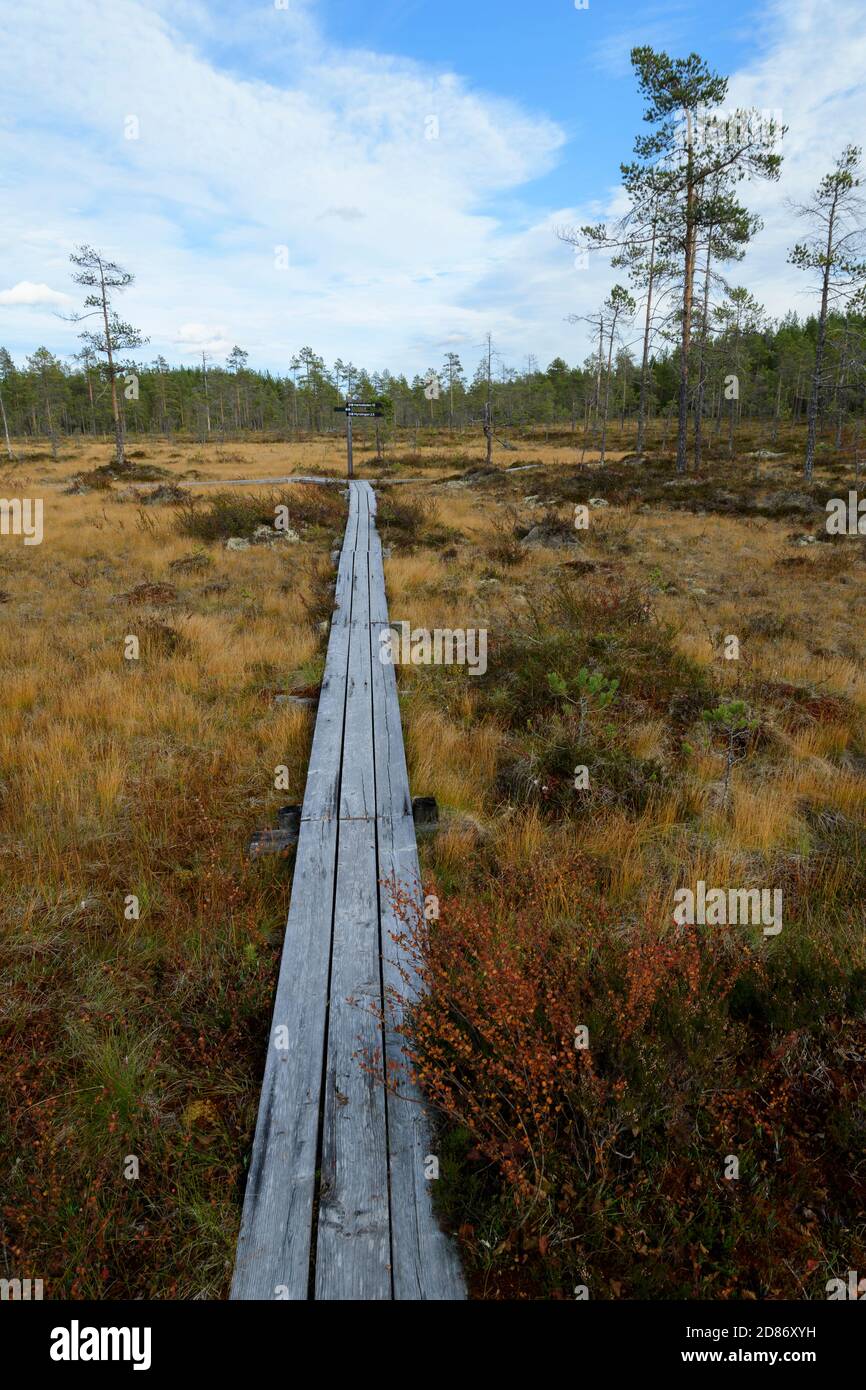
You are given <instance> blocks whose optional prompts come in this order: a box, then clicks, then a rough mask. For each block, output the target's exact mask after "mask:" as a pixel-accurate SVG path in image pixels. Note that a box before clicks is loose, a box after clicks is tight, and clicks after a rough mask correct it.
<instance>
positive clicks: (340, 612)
mask: <svg viewBox="0 0 866 1390" xmlns="http://www.w3.org/2000/svg"><path fill="white" fill-rule="evenodd" d="M358 501H359V497H358V493H357V492H356V491H355V489H354V488H350V489H349V514H348V518H347V521H346V532H345V535H344V537H343V548H342V551H341V553H340V563H339V566H338V569H337V582H336V586H335V590H334V614H333V617H332V619H331V631H330V635H329V637H328V650H327V655H326V657H325V671H324V675H323V677H322V686H321V690H320V692H319V706H318V710H317V713H316V727H315V730H314V732H313V743H312V747H311V749H310V761H309V764H308V768H307V784H306V788H305V790H304V804H303V808H302V810H301V818H302V819H303V820H314V819H316V818H317V817H320V816H326V817H330V816H336V815H337V812H338V792H339V781H340V760H341V751H342V745H343V720H344V714H345V708H346V671H347V666H348V653H349V625H350V622H351V614H352V579H353V575H354V569H355V544H356V542H357V538H358V524H359V507H358ZM365 524H366V520H365Z"/></svg>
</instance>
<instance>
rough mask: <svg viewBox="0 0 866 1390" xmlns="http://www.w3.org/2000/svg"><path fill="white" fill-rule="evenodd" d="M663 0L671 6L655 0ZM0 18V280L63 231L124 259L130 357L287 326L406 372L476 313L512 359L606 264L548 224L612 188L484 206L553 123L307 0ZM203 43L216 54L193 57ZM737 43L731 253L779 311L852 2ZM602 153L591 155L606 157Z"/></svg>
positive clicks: (114, 0)
mask: <svg viewBox="0 0 866 1390" xmlns="http://www.w3.org/2000/svg"><path fill="white" fill-rule="evenodd" d="M669 18H670V22H671V23H672V24H674V25H676V24H677V23H678V22H679V13H678V5H677V4H676V3H672V4H671V6H670V12H669ZM6 30H7V32H6V35H5V36H4V44H3V46H2V48H0V89H2V90H3V92H4V110H5V111H6V112H7V113H8V115H9V119H10V124H11V122H12V121H14V122H15V126H16V132H15V143H14V145H13V144H12V142H11V140H10V141H9V142H8V146H7V152H6V163H7V166H8V168H9V170H10V173H9V175H8V179H7V182H8V184H10V185H11V186H13V187H14V191H15V196H14V197H7V198H4V199H2V200H0V242H2V243H3V245H4V266H5V271H6V274H7V276H8V277H9V280H10V281H12V280H15V279H17V280H18V281H19V285H17V286H16V287H15V288H16V290H17V289H19V288H20V285H21V284H31V285H32V284H38V287H39V288H40V289H45V287H46V286H47V285H50V284H52V283H54V284H56V283H58V281H60V282H61V283H63V282H67V281H66V277H67V276H68V273H69V264H68V255H69V251H70V250H71V249H72V246H73V245H74V244H75V243H76V242H80V241H89V242H92V243H93V244H94V245H97V246H100V247H101V248H103V249H104V250H105V251H106V253H107V254H109V255H111V256H113V257H115V258H116V259H117V260H118V261H120V262H121V263H122V264H124V265H128V266H129V267H130V268H131V269H133V270H134V271H135V272H136V284H135V286H134V287H133V288H132V289H130V290H129V291H128V293H127V294H126V295H125V296H124V297H123V299H122V301H119V304H118V307H119V308H120V310H121V312H122V314H123V316H124V317H125V318H128V319H130V320H131V321H132V322H133V323H135V324H137V325H138V326H139V327H140V328H141V329H142V331H143V332H144V333H145V334H147V335H149V337H150V339H151V348H150V350H149V351H150V353H151V355H154V354H155V353H156V352H164V353H165V355H166V356H171V355H172V353H173V352H174V353H177V352H181V353H184V354H191V353H194V352H201V351H202V350H204V351H206V352H209V353H211V354H212V355H214V356H217V357H218V356H220V355H221V354H223V353H225V352H227V351H228V350H229V349H230V348H231V346H232V345H233V344H234V343H235V342H238V343H240V344H241V346H243V347H244V348H246V349H248V350H249V352H250V360H251V362H252V363H253V364H255V365H260V366H264V365H268V366H271V367H274V368H278V369H279V368H285V366H286V364H287V363H288V361H289V359H290V357H291V355H292V353H293V352H295V351H297V349H298V348H299V347H300V346H302V345H304V344H310V345H312V346H313V347H315V348H316V350H317V351H320V352H322V353H323V354H324V355H325V356H326V357H327V358H328V359H329V360H333V358H334V357H336V356H342V357H343V358H344V359H351V360H353V361H357V362H364V363H369V364H370V365H378V366H384V365H389V366H391V367H395V368H396V367H402V366H405V367H406V369H407V370H409V371H410V373H411V372H412V371H414V370H423V369H425V368H426V367H428V366H429V365H430V362H431V360H433V359H435V357H436V356H438V354H439V353H441V352H442V351H443V350H444V349H445V348H446V347H448V346H451V345H458V344H459V346H460V349H461V351H462V352H465V357H466V360H467V362H472V361H473V360H474V358H475V357H477V356H478V355H480V351H481V342H482V339H483V336H484V334H485V332H486V331H487V329H488V328H489V329H490V330H491V331H492V332H493V334H494V337H495V339H496V341H497V343H498V345H499V346H500V348H501V351H502V353H503V356H504V358H505V359H506V360H508V361H512V362H520V361H522V360H523V359H525V356H526V354H527V353H528V352H532V353H534V354H536V355H537V356H538V358H539V360H540V361H542V362H544V361H545V360H549V358H550V357H552V356H554V355H555V354H557V353H560V352H562V353H563V354H564V355H566V356H568V357H569V358H571V359H572V360H573V359H574V358H576V357H580V356H583V355H584V353H585V352H586V350H587V347H588V339H587V335H586V334H585V332H584V330H583V329H580V328H576V327H572V326H569V325H567V324H566V323H565V319H566V316H567V315H568V314H569V313H577V314H581V313H586V312H588V311H589V310H591V309H593V308H594V307H596V305H597V304H598V303H599V302H600V300H601V299H602V298H603V297H604V295H605V294H606V293H607V291H608V289H609V287H610V284H611V282H612V280H613V278H614V275H613V273H612V272H611V271H610V267H609V265H607V264H606V263H602V264H601V265H600V266H599V265H598V264H597V263H596V262H595V261H593V262H592V263H591V265H592V269H591V271H590V272H587V271H585V270H584V271H581V270H579V269H576V268H575V266H574V260H573V256H572V254H571V252H570V251H569V249H568V248H567V247H564V246H563V245H562V244H561V243H559V242H558V241H557V239H556V236H555V228H556V227H557V226H560V225H563V224H567V223H580V222H582V221H594V220H598V219H599V218H600V217H601V216H604V214H605V211H607V212H608V214H609V215H610V214H611V213H612V212H615V211H617V210H621V201H622V200H621V192H620V191H619V190H617V189H610V190H607V191H606V190H604V189H601V188H598V187H597V186H594V187H588V188H586V189H585V190H581V192H582V193H585V197H583V198H582V204H583V205H582V206H576V207H571V208H560V209H555V210H554V209H551V211H550V213H549V214H536V215H534V216H531V217H527V216H526V215H523V217H522V219H521V218H519V217H518V215H517V214H514V213H512V214H510V215H509V216H506V215H504V214H503V215H496V216H494V215H493V214H491V212H490V210H489V209H490V208H491V206H496V205H500V206H501V205H502V202H503V201H504V200H503V197H502V195H503V194H512V195H514V194H517V193H519V190H520V189H521V186H522V185H523V184H524V183H525V182H526V181H527V180H528V179H533V178H537V177H538V176H539V175H541V174H543V173H544V172H546V171H547V170H548V169H550V168H551V167H552V166H553V165H554V163H555V162H556V160H557V158H558V157H559V153H560V151H561V149H562V147H563V144H564V140H565V136H564V134H563V131H562V130H561V129H560V128H559V127H558V126H557V125H556V124H555V123H554V122H552V121H550V120H547V119H544V118H543V117H539V116H535V115H530V114H528V113H527V111H526V110H524V109H523V108H522V107H521V106H520V105H518V104H517V103H516V102H515V101H505V100H502V99H501V98H498V97H494V96H491V95H488V94H485V93H483V92H479V91H477V90H473V89H471V88H470V87H469V86H468V85H467V84H466V83H465V82H464V81H463V80H462V79H461V78H460V77H459V76H457V75H456V74H453V73H447V72H445V73H443V72H441V71H438V70H435V69H434V68H433V67H429V66H425V65H422V64H419V63H414V62H409V61H403V60H398V59H395V58H392V57H387V56H383V55H381V54H377V53H372V52H363V53H361V52H349V51H346V50H341V49H332V48H328V47H327V46H326V45H325V43H324V41H323V39H322V38H321V35H320V33H319V32H318V30H317V27H316V20H315V6H314V5H312V4H311V3H306V2H305V3H298V0H291V3H290V7H289V9H288V10H286V11H281V10H277V9H276V8H272V7H271V6H268V5H262V6H255V7H247V6H239V7H236V8H235V9H231V8H230V7H226V8H225V9H223V8H220V9H219V10H216V9H215V8H214V7H212V6H209V5H206V4H204V3H201V2H200V0H149V2H148V3H144V0H65V3H64V4H63V5H61V6H58V5H56V3H54V0H30V3H29V4H28V5H26V6H23V5H22V6H18V7H16V8H15V10H14V11H10V12H9V14H8V16H7V20H6ZM215 44H219V50H218V51H219V52H220V53H224V52H230V53H231V54H232V61H233V63H234V64H235V66H234V67H233V69H232V70H231V71H229V70H227V69H225V68H224V67H219V66H216V65H215V62H214V61H212V60H211V59H210V58H209V57H208V56H207V54H208V52H209V51H210V46H211V45H215ZM754 50H755V53H756V57H755V59H754V61H753V62H752V63H751V64H750V65H749V67H748V68H747V69H745V70H744V71H742V72H740V73H738V74H736V75H735V76H734V78H733V79H732V83H731V101H732V103H733V102H744V101H746V102H749V103H754V104H755V105H757V106H759V107H762V108H768V109H773V108H776V107H781V108H782V110H783V116H784V119H785V120H786V121H787V122H788V124H789V125H790V126H791V133H790V134H789V136H788V138H787V140H786V142H785V155H786V158H785V165H784V169H783V177H782V182H781V184H780V185H776V186H762V185H746V186H744V188H743V197H744V200H745V201H746V202H747V204H748V205H749V206H750V207H753V208H754V209H755V210H757V211H759V212H761V214H762V215H763V217H764V219H765V223H766V226H765V230H764V232H763V233H762V234H761V235H760V237H759V238H758V239H757V240H756V242H755V245H754V248H753V249H752V250H751V251H750V252H749V258H748V260H747V261H746V262H745V263H744V264H743V265H742V266H740V267H734V268H733V276H734V278H735V279H736V280H738V281H741V282H743V283H748V284H749V286H750V288H752V289H753V291H754V292H755V293H756V295H757V296H758V297H759V298H761V299H762V300H763V301H764V302H765V304H766V305H767V307H768V309H769V310H770V311H771V312H773V313H781V312H783V311H784V309H785V308H787V307H789V305H790V304H791V303H792V302H800V303H801V305H802V307H803V308H807V307H809V301H808V300H807V299H806V298H803V300H802V301H799V300H795V295H797V294H798V292H799V291H800V290H801V289H802V290H804V289H806V286H805V284H804V283H803V277H800V276H798V274H797V272H795V271H793V270H792V269H790V268H788V267H786V266H785V251H786V248H787V246H788V245H789V244H790V242H791V241H793V240H794V238H795V233H794V229H793V227H792V225H791V218H790V215H789V214H787V213H786V212H785V210H784V208H783V205H782V198H783V196H784V195H785V194H793V196H795V197H802V196H803V195H804V193H805V192H806V191H807V190H808V188H809V187H811V186H812V185H814V184H815V183H816V182H817V179H818V177H819V176H820V174H821V173H823V172H824V170H825V169H826V168H829V167H830V165H831V164H832V159H833V156H834V155H835V153H836V151H837V150H838V148H839V147H841V145H842V144H843V143H844V141H845V140H846V139H849V138H857V136H858V134H861V133H862V129H863V126H864V124H866V123H864V122H863V110H864V88H863V83H864V73H866V35H864V32H863V26H862V23H861V21H860V16H859V4H858V5H855V4H854V3H853V0H822V3H818V0H786V3H784V4H782V3H779V4H777V5H776V6H775V7H774V8H772V9H771V10H769V11H768V12H767V18H766V24H765V27H764V28H763V29H762V30H759V31H756V32H755V35H754ZM250 55H254V57H255V65H254V66H249V67H248V68H247V70H248V71H254V72H257V73H267V77H262V76H259V77H255V78H253V77H248V76H247V77H244V76H240V75H239V71H240V70H241V69H243V68H244V61H243V60H244V58H245V56H247V57H249V56H250ZM576 100H579V94H578V95H576ZM34 109H38V111H39V120H38V121H34V120H32V119H31V113H32V112H33V111H34ZM131 115H134V116H136V117H137V119H138V139H132V140H130V139H126V138H125V136H124V132H125V129H129V126H128V123H127V117H129V116H131ZM430 116H436V117H437V119H438V138H436V139H427V138H425V137H426V135H427V134H428V133H430V132H431V130H432V129H435V127H434V126H431V123H430V122H429V121H428V117H430ZM46 131H50V135H48V134H46ZM2 138H3V134H2V131H0V139H2ZM628 154H629V151H628V150H627V149H625V148H624V149H622V150H621V151H618V152H617V154H616V157H615V159H612V162H611V169H610V177H611V180H613V179H614V178H615V176H616V163H617V162H618V159H619V158H620V157H622V158H626V157H628ZM605 201H607V203H608V207H607V209H605ZM277 246H285V247H287V248H288V258H287V259H288V265H287V266H286V268H284V269H281V268H279V266H278V264H277V262H276V258H275V254H274V248H275V247H277ZM43 281H44V282H45V284H44V285H43V284H42V283H41V282H43ZM67 283H68V282H67ZM48 292H49V294H50V293H58V292H52V291H50V290H49V291H48ZM10 293H14V291H7V292H6V294H10ZM76 298H77V296H76ZM3 302H4V303H5V305H6V307H5V309H4V314H3V332H4V336H5V337H7V345H8V346H9V347H10V348H12V349H13V350H16V349H17V350H18V351H19V352H22V353H23V352H30V351H32V349H33V346H34V328H33V323H34V319H35V318H36V314H35V312H34V311H35V310H37V309H38V303H41V304H42V305H43V306H47V305H48V304H51V303H55V304H56V303H58V302H61V301H58V300H41V301H38V303H37V301H35V300H34V301H32V302H31V304H29V305H28V303H26V302H23V301H14V300H4V301H3ZM62 302H67V301H65V300H64V301H62ZM44 317H45V324H46V326H45V327H43V326H42V325H41V324H40V334H41V335H42V336H46V335H47V334H48V333H49V325H50V346H52V348H54V349H55V350H65V351H72V350H73V349H74V347H75V346H76V340H75V329H74V328H73V327H71V326H69V325H64V324H61V323H60V322H59V321H58V320H57V319H56V318H53V319H52V318H50V317H49V316H48V315H45V316H44ZM37 321H38V320H37ZM179 324H180V325H182V326H181V327H180V328H179V327H178V325H179ZM10 333H11V334H12V338H11V339H9V338H8V335H9V334H10ZM476 348H477V351H476Z"/></svg>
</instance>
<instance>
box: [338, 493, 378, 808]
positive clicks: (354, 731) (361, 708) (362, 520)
mask: <svg viewBox="0 0 866 1390" xmlns="http://www.w3.org/2000/svg"><path fill="white" fill-rule="evenodd" d="M359 493H360V500H359V512H360V516H359V523H358V536H357V546H358V549H357V550H356V552H355V571H354V577H353V589H352V621H351V624H350V629H349V665H348V678H347V682H346V720H345V733H344V740H343V771H342V777H341V781H340V819H341V820H343V819H347V820H357V819H359V818H363V817H366V816H374V815H375V814H376V802H375V781H374V771H373V703H372V701H373V692H372V681H371V669H370V666H371V661H370V576H369V570H368V559H369V554H368V551H367V542H368V536H369V530H368V528H369V511H368V506H367V495H366V493H365V492H363V491H361V490H360V487H359Z"/></svg>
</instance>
